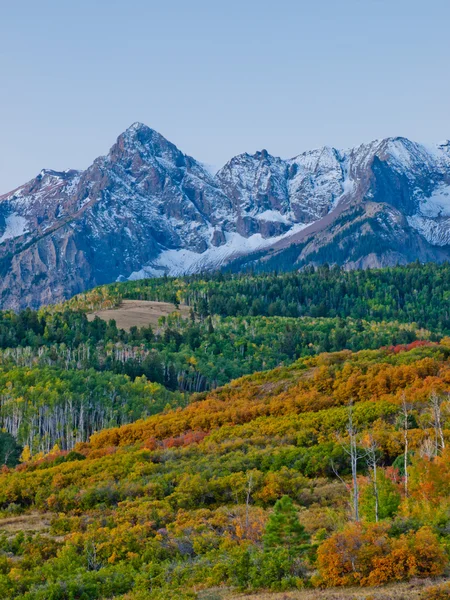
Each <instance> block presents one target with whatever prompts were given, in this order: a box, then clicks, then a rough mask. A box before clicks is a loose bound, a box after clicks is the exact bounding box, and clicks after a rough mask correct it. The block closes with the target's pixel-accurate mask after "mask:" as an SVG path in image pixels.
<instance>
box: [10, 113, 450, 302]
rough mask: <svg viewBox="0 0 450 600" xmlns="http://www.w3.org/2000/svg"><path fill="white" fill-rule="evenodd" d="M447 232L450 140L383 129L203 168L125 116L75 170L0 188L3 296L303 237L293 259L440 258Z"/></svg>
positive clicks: (51, 293)
mask: <svg viewBox="0 0 450 600" xmlns="http://www.w3.org/2000/svg"><path fill="white" fill-rule="evenodd" d="M449 232H450V143H449V142H443V143H441V144H439V145H437V146H434V147H427V146H423V145H421V144H417V143H415V142H412V141H410V140H407V139H405V138H387V139H385V140H376V141H373V142H370V143H368V144H362V145H360V146H358V147H356V148H353V149H349V150H336V149H334V148H330V147H323V148H319V149H315V150H311V151H308V152H304V153H302V154H299V155H298V156H296V157H294V158H292V159H289V160H284V159H281V158H278V157H275V156H272V155H270V154H269V153H268V152H267V151H266V150H262V151H260V152H256V153H255V154H252V155H251V154H241V155H239V156H236V157H234V158H232V159H231V160H230V161H229V162H228V163H227V164H226V165H225V166H223V167H222V168H221V169H219V170H218V171H217V172H216V173H215V175H214V174H212V172H211V169H209V168H207V167H205V165H203V164H202V163H200V162H198V161H196V160H195V159H194V158H192V157H190V156H187V155H185V154H183V153H182V152H181V151H180V150H179V149H178V148H177V147H176V146H175V145H174V144H172V143H171V142H169V141H168V140H166V139H165V138H164V137H163V136H162V135H160V134H159V133H157V132H156V131H154V130H152V129H150V128H149V127H146V126H145V125H143V124H141V123H135V124H133V125H132V126H131V127H129V128H128V129H127V130H126V131H125V132H123V133H122V134H121V135H120V136H119V137H118V139H117V141H116V143H115V144H114V145H113V147H112V148H111V150H110V151H109V153H108V154H107V155H106V156H102V157H99V158H98V159H96V160H95V161H94V162H93V164H92V165H91V166H90V167H89V168H88V169H86V170H85V171H83V172H80V171H73V170H69V171H64V172H56V171H52V170H43V171H41V173H40V174H39V175H38V176H37V177H36V178H35V179H33V180H32V181H30V182H28V183H27V184H25V185H23V186H21V187H20V188H18V189H17V190H14V191H13V192H10V193H9V194H5V195H3V196H0V273H1V275H2V278H1V280H0V307H2V308H5V307H13V308H20V307H23V306H27V305H31V306H39V305H40V304H43V303H48V302H55V301H59V300H61V299H63V298H66V297H68V296H70V295H72V294H74V293H77V292H79V291H82V290H84V289H86V288H88V287H93V286H95V285H98V284H101V283H107V282H109V281H114V280H116V279H117V278H120V279H124V278H125V279H127V278H133V279H134V278H139V277H146V276H156V275H161V274H163V273H167V274H169V275H175V274H176V275H179V274H182V273H193V272H198V271H201V270H206V269H214V268H218V267H221V266H223V265H225V264H227V263H228V262H230V261H232V260H234V259H236V258H239V257H246V256H248V257H249V260H253V259H252V256H253V254H255V253H257V254H258V257H259V258H260V257H261V255H264V256H265V255H267V256H271V255H272V254H273V253H274V252H275V253H276V252H278V250H277V249H279V248H287V247H289V245H290V244H300V245H301V248H302V249H301V250H299V252H301V261H300V262H302V264H303V263H304V262H305V261H307V260H309V258H308V257H312V256H314V257H316V258H315V259H314V260H316V261H320V260H327V261H329V262H339V263H342V264H346V261H348V264H349V265H350V266H352V265H354V266H358V265H363V266H364V265H369V264H370V265H372V266H375V265H376V264H377V261H378V263H379V264H391V263H393V262H395V261H399V260H400V261H406V260H410V259H411V257H413V258H419V259H421V260H422V259H423V260H443V259H445V257H446V256H447V255H448V254H449V251H448V246H449V245H450V233H449ZM402 236H404V237H405V239H408V252H407V253H406V250H405V247H404V244H402V239H401V238H402ZM369 238H370V241H369ZM378 241H379V244H377V242H378ZM349 244H350V246H351V252H350V250H346V248H350V246H349ZM383 248H384V249H385V250H383ZM368 253H369V254H370V256H371V258H370V260H368V259H366V258H365V256H366V255H368ZM350 254H351V258H350ZM259 258H258V260H259ZM280 260H281V259H280ZM295 264H296V263H295V260H293V259H292V258H289V264H287V265H286V267H287V268H295ZM299 264H300V263H299ZM281 266H282V267H283V264H281Z"/></svg>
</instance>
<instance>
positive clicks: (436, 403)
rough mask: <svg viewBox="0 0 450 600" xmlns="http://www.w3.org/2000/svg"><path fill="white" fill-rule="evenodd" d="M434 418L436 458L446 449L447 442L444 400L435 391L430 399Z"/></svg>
mask: <svg viewBox="0 0 450 600" xmlns="http://www.w3.org/2000/svg"><path fill="white" fill-rule="evenodd" d="M430 402H431V409H432V416H433V426H434V434H435V445H436V456H437V455H438V454H439V452H440V451H442V450H444V448H445V440H444V433H443V431H442V410H441V404H442V398H441V397H440V396H439V394H437V393H436V392H435V391H433V392H432V393H431V397H430Z"/></svg>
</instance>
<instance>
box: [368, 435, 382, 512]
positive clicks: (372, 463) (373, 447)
mask: <svg viewBox="0 0 450 600" xmlns="http://www.w3.org/2000/svg"><path fill="white" fill-rule="evenodd" d="M377 449H378V447H377V443H376V442H375V440H374V439H373V438H372V436H370V445H369V447H368V449H367V457H366V461H367V465H368V467H369V469H371V471H372V473H371V479H372V486H373V495H374V499H375V522H376V523H378V517H379V511H380V499H379V494H378V479H377V467H378V464H377V463H378V460H377Z"/></svg>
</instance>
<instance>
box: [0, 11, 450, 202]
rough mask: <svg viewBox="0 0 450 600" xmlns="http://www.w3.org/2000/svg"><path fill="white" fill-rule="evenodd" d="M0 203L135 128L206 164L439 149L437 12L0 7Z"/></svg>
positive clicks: (443, 27)
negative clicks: (405, 146)
mask: <svg viewBox="0 0 450 600" xmlns="http://www.w3.org/2000/svg"><path fill="white" fill-rule="evenodd" d="M0 5H1V10H0V76H1V79H0V81H1V84H2V85H1V90H0V193H4V192H6V191H8V190H10V189H12V188H13V187H15V186H16V185H19V184H21V183H23V182H25V181H27V180H28V179H30V178H32V177H34V176H35V175H36V174H37V173H38V172H39V170H40V169H41V168H43V167H45V168H54V169H66V168H85V167H87V166H88V165H89V164H90V163H91V161H92V160H93V159H94V158H95V157H97V156H98V155H100V154H105V153H106V152H107V150H108V149H109V147H110V146H111V145H112V143H113V142H114V140H115V139H116V137H117V136H118V135H119V134H120V133H121V131H123V130H124V129H126V128H127V127H128V126H129V125H130V124H131V123H132V122H134V121H142V122H144V123H146V124H147V125H149V126H150V127H153V128H154V129H156V130H158V131H160V132H161V133H162V134H163V135H165V136H166V137H167V138H169V139H170V140H171V141H172V142H174V143H175V144H177V146H179V147H180V148H181V149H182V150H183V151H184V152H187V153H189V154H191V155H193V156H194V157H196V158H198V159H199V160H203V161H205V162H209V163H212V164H215V165H218V166H220V165H222V164H223V163H224V162H225V161H226V160H227V159H228V158H230V157H231V156H233V155H235V154H238V153H240V152H244V151H249V152H254V151H255V150H257V149H261V148H267V149H268V150H269V152H272V153H273V154H277V155H280V156H283V157H288V156H293V155H295V154H298V153H299V152H301V151H303V150H306V149H308V148H313V147H317V146H320V145H323V144H329V145H334V146H337V147H348V146H352V145H355V144H358V143H360V142H363V141H368V140H370V139H373V138H379V137H384V136H389V135H404V136H407V137H411V138H413V139H416V140H418V141H425V142H431V141H436V142H437V141H441V140H442V139H446V138H449V137H450V72H449V71H450V28H449V23H450V2H449V1H448V0H340V1H338V0H277V1H275V0H270V1H265V0H259V1H255V0H240V1H237V0H228V1H227V2H223V1H221V0H209V1H204V0H203V1H202V0H172V1H170V0H160V1H158V2H156V1H154V0H122V1H114V0H107V1H106V0H89V1H88V0H76V1H72V2H70V1H69V0H39V1H38V0H15V1H14V2H12V1H7V0H0Z"/></svg>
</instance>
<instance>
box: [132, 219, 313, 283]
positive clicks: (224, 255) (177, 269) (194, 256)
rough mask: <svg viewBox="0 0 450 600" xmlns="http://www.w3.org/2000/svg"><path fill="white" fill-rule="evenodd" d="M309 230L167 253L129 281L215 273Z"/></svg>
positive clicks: (232, 237) (233, 237)
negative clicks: (206, 271) (200, 249)
mask: <svg viewBox="0 0 450 600" xmlns="http://www.w3.org/2000/svg"><path fill="white" fill-rule="evenodd" d="M305 227H307V224H304V223H301V224H297V225H294V227H292V228H291V229H290V230H289V232H288V233H287V234H286V233H285V234H283V235H280V236H276V237H273V238H268V239H267V238H263V237H262V235H261V234H260V233H255V234H254V235H251V236H250V237H248V238H245V237H243V236H242V235H240V234H238V233H226V234H225V236H226V240H227V241H226V242H225V244H222V246H217V247H211V248H208V250H206V251H205V252H202V253H199V252H193V251H192V250H164V251H163V252H161V254H160V255H159V256H158V257H157V258H156V259H155V260H154V261H153V262H152V263H151V264H149V265H146V266H144V267H142V269H140V270H139V271H134V272H133V273H131V275H130V276H129V277H128V279H129V280H130V281H134V280H137V279H145V278H146V277H156V276H160V275H163V274H164V273H165V274H167V275H172V276H180V275H189V274H191V273H198V272H201V271H205V270H210V269H216V268H218V267H220V266H221V265H223V264H224V263H225V262H227V261H228V260H229V259H231V258H233V257H237V256H241V255H245V254H250V253H251V252H255V251H257V250H261V249H263V248H266V247H268V246H271V245H272V244H274V243H275V242H277V241H279V240H281V239H282V238H284V237H286V236H288V235H289V236H290V235H293V234H294V233H297V232H299V231H301V230H302V229H304V228H305Z"/></svg>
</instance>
